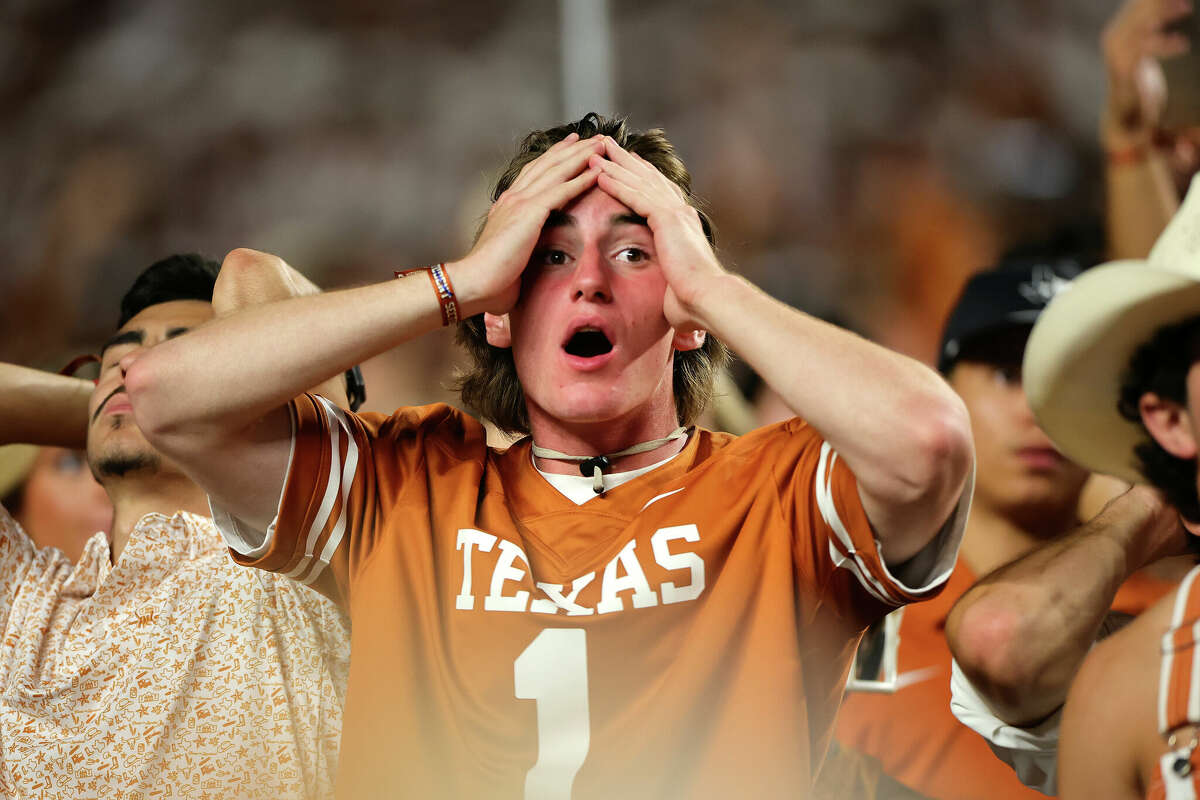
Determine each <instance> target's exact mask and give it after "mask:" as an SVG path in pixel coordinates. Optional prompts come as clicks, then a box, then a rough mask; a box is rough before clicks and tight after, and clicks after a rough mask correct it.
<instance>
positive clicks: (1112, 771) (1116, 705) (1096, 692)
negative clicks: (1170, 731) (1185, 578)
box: [1058, 595, 1174, 800]
mask: <svg viewBox="0 0 1200 800" xmlns="http://www.w3.org/2000/svg"><path fill="white" fill-rule="evenodd" d="M1173 597H1174V595H1172V596H1171V598H1173ZM1170 605H1171V603H1170V599H1168V600H1164V601H1161V602H1160V603H1159V605H1157V606H1155V607H1154V608H1153V609H1151V610H1150V611H1148V612H1146V613H1145V614H1143V615H1142V616H1141V617H1139V618H1138V619H1137V620H1135V621H1134V622H1133V623H1132V624H1130V625H1129V627H1127V628H1125V629H1124V630H1122V631H1121V632H1120V633H1117V634H1115V635H1113V636H1112V637H1111V638H1109V639H1106V640H1105V641H1103V642H1101V643H1100V644H1099V645H1097V646H1096V648H1095V649H1094V650H1092V652H1091V653H1090V654H1089V655H1088V657H1087V659H1086V660H1085V661H1084V663H1083V667H1082V668H1081V669H1080V670H1079V674H1078V676H1077V677H1076V679H1075V682H1074V683H1073V684H1072V685H1071V691H1070V693H1069V694H1068V696H1067V703H1066V706H1065V707H1064V709H1063V720H1062V728H1061V730H1060V734H1059V748H1058V790H1059V797H1062V798H1063V800H1095V798H1101V797H1102V798H1105V800H1108V799H1109V798H1112V799H1113V800H1140V798H1142V797H1145V791H1146V783H1147V782H1148V781H1147V778H1148V777H1149V774H1150V769H1152V768H1153V762H1154V761H1155V760H1156V759H1157V755H1158V754H1159V753H1162V752H1164V751H1165V747H1164V746H1163V743H1162V740H1161V739H1160V738H1159V737H1158V733H1157V723H1156V703H1155V700H1156V697H1157V692H1158V672H1159V666H1160V663H1161V662H1160V658H1161V657H1160V655H1159V652H1160V651H1159V646H1158V645H1159V641H1158V640H1159V637H1160V636H1161V635H1162V632H1163V630H1164V629H1165V627H1166V625H1167V622H1168V619H1169V610H1170ZM1143 762H1146V763H1143Z"/></svg>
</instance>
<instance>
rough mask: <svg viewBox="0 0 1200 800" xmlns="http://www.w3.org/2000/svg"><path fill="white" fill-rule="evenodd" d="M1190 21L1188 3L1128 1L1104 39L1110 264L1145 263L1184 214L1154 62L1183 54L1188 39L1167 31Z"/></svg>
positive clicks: (1158, 72) (1102, 128)
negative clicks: (1162, 131)
mask: <svg viewBox="0 0 1200 800" xmlns="http://www.w3.org/2000/svg"><path fill="white" fill-rule="evenodd" d="M1188 13H1190V8H1189V6H1188V3H1187V2H1186V0H1128V2H1126V3H1125V4H1124V5H1123V6H1121V8H1120V9H1119V10H1118V11H1117V13H1116V15H1114V16H1113V18H1112V20H1111V21H1110V22H1109V24H1108V25H1107V26H1106V27H1105V29H1104V34H1103V36H1102V37H1101V49H1102V50H1103V52H1104V62H1105V67H1106V70H1107V73H1108V94H1107V97H1106V100H1105V106H1104V111H1103V113H1102V116H1101V122H1100V142H1101V145H1102V146H1103V148H1104V151H1105V153H1106V154H1107V159H1106V166H1105V183H1106V187H1107V192H1108V205H1107V226H1108V239H1109V256H1110V257H1111V258H1114V259H1119V258H1145V257H1146V256H1147V255H1148V254H1149V253H1150V248H1151V247H1153V246H1154V242H1155V240H1156V239H1158V236H1159V234H1160V233H1162V231H1163V228H1165V227H1166V225H1167V223H1168V222H1169V221H1170V220H1171V217H1173V216H1174V215H1175V211H1176V210H1177V209H1178V208H1179V195H1178V192H1177V191H1176V189H1175V182H1174V176H1173V175H1172V170H1171V165H1170V164H1169V163H1168V160H1167V157H1166V155H1165V154H1164V152H1163V151H1162V150H1160V149H1159V148H1158V147H1157V146H1156V142H1155V134H1156V133H1157V131H1158V125H1159V121H1160V119H1161V117H1162V112H1163V108H1164V107H1165V105H1166V93H1165V89H1166V84H1165V82H1164V79H1163V75H1162V69H1161V68H1160V67H1159V66H1158V62H1157V61H1156V60H1155V59H1157V58H1165V57H1170V56H1173V55H1178V54H1179V53H1182V52H1185V51H1186V50H1187V48H1188V41H1187V38H1186V37H1185V36H1183V35H1181V34H1178V33H1170V32H1168V31H1167V30H1165V28H1166V26H1167V25H1169V24H1170V23H1171V22H1173V21H1175V20H1177V19H1179V18H1180V17H1181V16H1185V15H1186V14H1188Z"/></svg>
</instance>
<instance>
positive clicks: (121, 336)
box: [100, 330, 146, 356]
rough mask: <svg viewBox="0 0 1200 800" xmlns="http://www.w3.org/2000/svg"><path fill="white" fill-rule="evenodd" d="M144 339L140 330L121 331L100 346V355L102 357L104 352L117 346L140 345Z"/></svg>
mask: <svg viewBox="0 0 1200 800" xmlns="http://www.w3.org/2000/svg"><path fill="white" fill-rule="evenodd" d="M145 338H146V334H145V333H144V332H142V331H140V330H129V331H121V332H120V333H118V334H115V335H114V336H112V337H110V338H109V340H108V341H107V342H105V343H104V344H103V345H101V346H100V355H101V356H103V355H104V351H106V350H108V348H110V347H116V346H117V345H119V344H141V343H142V342H143V341H145Z"/></svg>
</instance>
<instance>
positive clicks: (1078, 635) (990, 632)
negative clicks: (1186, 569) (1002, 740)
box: [946, 487, 1187, 727]
mask: <svg viewBox="0 0 1200 800" xmlns="http://www.w3.org/2000/svg"><path fill="white" fill-rule="evenodd" d="M1186 536H1187V533H1186V531H1185V530H1184V528H1183V526H1182V525H1181V523H1180V520H1179V514H1178V512H1176V511H1175V509H1173V508H1172V507H1171V506H1169V505H1167V504H1166V502H1165V500H1164V499H1163V498H1162V496H1161V495H1160V494H1159V493H1158V492H1155V491H1154V490H1152V489H1149V488H1146V487H1137V488H1134V489H1131V490H1129V491H1128V492H1126V493H1125V494H1122V495H1120V496H1119V497H1117V498H1115V499H1114V500H1112V501H1111V502H1110V503H1109V504H1108V505H1107V506H1105V507H1104V509H1103V510H1102V511H1101V512H1100V514H1099V515H1097V516H1096V517H1095V518H1094V519H1092V520H1091V521H1090V522H1088V523H1086V524H1084V525H1082V526H1081V527H1079V528H1077V529H1076V530H1074V531H1073V532H1071V533H1070V534H1069V535H1067V536H1065V537H1063V538H1062V539H1060V540H1057V541H1054V542H1051V543H1049V544H1047V545H1045V546H1043V547H1039V548H1038V549H1036V550H1034V551H1033V552H1031V553H1029V554H1028V555H1026V556H1024V557H1023V558H1020V559H1017V560H1016V561H1014V562H1012V563H1011V564H1007V565H1005V566H1003V567H1001V568H1000V569H998V570H996V571H995V572H993V573H991V574H990V575H987V576H986V577H984V578H983V579H982V580H980V581H979V582H978V583H976V584H975V585H974V586H973V587H971V589H970V591H968V592H967V593H966V594H965V595H963V596H962V598H961V599H960V600H959V601H958V603H957V604H956V605H955V606H954V609H953V610H952V611H951V612H950V617H949V619H948V620H947V623H946V638H947V640H948V641H949V644H950V649H951V651H952V652H953V653H954V657H955V659H956V660H957V661H958V663H959V666H961V667H962V670H963V673H964V674H965V675H966V676H967V677H968V678H969V679H970V681H971V683H972V684H973V685H974V687H975V688H976V690H978V691H979V692H980V694H982V695H983V696H984V697H985V698H986V699H987V701H988V705H990V706H991V707H992V710H993V711H995V712H996V715H997V716H998V717H1000V719H1002V720H1004V721H1005V722H1007V723H1009V724H1010V725H1016V726H1021V727H1030V726H1032V725H1034V724H1036V723H1037V722H1039V721H1040V720H1042V719H1043V718H1045V717H1046V716H1048V715H1049V714H1051V713H1053V712H1054V711H1056V710H1057V709H1058V708H1059V707H1060V706H1061V705H1062V704H1063V701H1064V700H1065V699H1066V696H1067V689H1068V688H1069V687H1070V685H1071V681H1072V679H1073V678H1074V677H1075V674H1076V672H1077V671H1078V669H1079V665H1080V664H1082V663H1083V659H1084V657H1085V656H1087V654H1088V650H1089V649H1091V647H1092V645H1093V644H1094V643H1095V642H1096V638H1097V636H1098V634H1099V632H1100V627H1101V625H1102V623H1103V622H1104V619H1105V616H1106V615H1107V613H1108V610H1109V608H1110V607H1111V606H1112V602H1113V598H1114V597H1115V596H1116V594H1117V590H1118V589H1119V588H1120V586H1121V584H1122V583H1124V581H1125V580H1126V578H1128V577H1129V575H1131V574H1132V573H1133V572H1135V571H1137V570H1138V569H1141V568H1142V567H1143V566H1145V565H1146V564H1149V563H1151V562H1153V561H1156V560H1158V559H1159V558H1164V557H1167V556H1171V555H1178V554H1180V553H1183V552H1185V551H1186V547H1187V545H1186Z"/></svg>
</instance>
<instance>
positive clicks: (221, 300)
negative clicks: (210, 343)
mask: <svg viewBox="0 0 1200 800" xmlns="http://www.w3.org/2000/svg"><path fill="white" fill-rule="evenodd" d="M235 252H236V253H237V256H236V257H231V258H227V259H226V260H225V263H224V264H222V265H221V272H220V274H219V275H217V281H216V284H215V285H214V286H213V313H214V314H215V315H216V316H217V317H227V316H229V315H230V314H235V313H237V312H238V311H242V310H245V309H248V308H253V307H254V306H261V305H266V304H267V303H274V302H277V301H280V300H287V299H289V298H292V297H307V296H310V295H316V294H320V293H321V289H320V288H319V287H318V286H317V285H316V284H315V283H313V282H312V281H310V280H309V279H308V278H307V277H305V276H304V275H302V274H300V273H299V272H297V271H296V270H295V269H294V268H292V267H291V266H290V265H289V264H287V262H285V261H284V260H283V259H281V258H276V257H275V256H270V255H267V254H265V253H253V252H250V251H235ZM308 391H310V392H313V393H314V394H320V395H323V396H324V397H326V398H328V399H329V400H331V401H333V403H334V404H336V405H339V406H342V407H346V406H347V405H348V401H347V398H346V384H345V381H344V380H343V379H342V378H341V376H335V377H332V378H330V379H328V380H326V381H324V382H322V383H321V384H319V385H317V386H315V387H314V388H310V389H309V390H308Z"/></svg>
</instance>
